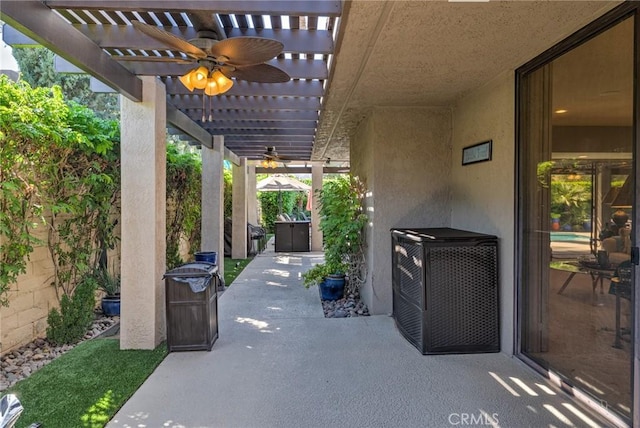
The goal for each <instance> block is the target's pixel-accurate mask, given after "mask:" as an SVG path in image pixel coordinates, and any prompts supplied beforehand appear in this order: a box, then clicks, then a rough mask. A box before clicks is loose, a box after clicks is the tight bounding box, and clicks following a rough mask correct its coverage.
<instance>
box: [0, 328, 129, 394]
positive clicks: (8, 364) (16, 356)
mask: <svg viewBox="0 0 640 428" xmlns="http://www.w3.org/2000/svg"><path fill="white" fill-rule="evenodd" d="M119 322H120V317H104V316H100V317H99V318H97V319H96V320H95V321H94V322H93V324H92V325H91V328H90V329H89V330H88V331H87V333H86V334H85V336H84V338H83V340H82V341H80V342H83V341H85V340H88V339H93V338H94V337H97V336H99V335H100V334H102V333H103V332H105V331H106V330H108V329H109V328H111V327H112V326H114V325H116V324H117V323H119ZM80 342H78V343H80ZM76 345H77V344H75V345H62V346H55V345H53V344H51V343H50V342H49V341H48V340H47V339H35V340H34V341H32V342H31V343H28V344H26V345H24V346H22V347H20V348H18V349H14V350H13V351H11V352H8V353H6V354H5V355H3V356H2V357H1V358H0V391H4V390H5V389H7V388H9V387H10V386H13V385H14V384H15V383H16V382H18V381H20V380H22V379H25V378H27V377H29V376H30V375H31V374H32V373H34V372H36V371H37V370H38V369H40V368H41V367H44V366H45V365H47V364H49V363H50V362H51V361H53V360H55V359H56V358H57V357H59V356H60V355H62V354H64V353H65V352H67V351H68V350H70V349H73V348H74V347H75V346H76Z"/></svg>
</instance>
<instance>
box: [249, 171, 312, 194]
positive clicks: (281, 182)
mask: <svg viewBox="0 0 640 428" xmlns="http://www.w3.org/2000/svg"><path fill="white" fill-rule="evenodd" d="M256 190H258V191H260V192H308V191H309V190H311V186H309V185H308V184H304V183H303V182H301V181H299V180H296V179H295V178H293V177H288V176H286V175H280V174H274V175H270V176H269V177H267V178H265V179H264V180H260V181H259V182H258V183H257V184H256Z"/></svg>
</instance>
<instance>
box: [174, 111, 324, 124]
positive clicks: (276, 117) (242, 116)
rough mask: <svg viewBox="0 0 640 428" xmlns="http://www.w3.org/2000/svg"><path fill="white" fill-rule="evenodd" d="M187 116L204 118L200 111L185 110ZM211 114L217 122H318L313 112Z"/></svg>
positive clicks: (316, 113)
mask: <svg viewBox="0 0 640 428" xmlns="http://www.w3.org/2000/svg"><path fill="white" fill-rule="evenodd" d="M184 112H185V114H187V115H188V116H189V117H190V118H192V119H194V120H199V119H200V118H201V117H202V108H200V109H199V110H191V109H185V111H184ZM211 114H212V115H213V117H214V118H215V119H217V120H232V121H233V120H263V121H275V122H283V121H286V122H293V121H298V120H318V112H317V111H313V110H300V111H289V110H212V111H211Z"/></svg>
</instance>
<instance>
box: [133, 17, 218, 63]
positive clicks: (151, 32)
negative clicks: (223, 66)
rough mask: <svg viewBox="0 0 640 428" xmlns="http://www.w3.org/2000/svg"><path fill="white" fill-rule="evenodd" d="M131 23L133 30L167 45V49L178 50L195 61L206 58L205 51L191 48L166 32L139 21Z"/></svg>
mask: <svg viewBox="0 0 640 428" xmlns="http://www.w3.org/2000/svg"><path fill="white" fill-rule="evenodd" d="M131 23H132V24H133V27H134V28H135V29H137V30H139V31H140V32H142V33H144V34H146V35H147V36H149V37H153V38H154V39H156V40H158V41H160V42H162V43H164V44H165V45H167V49H176V50H179V51H181V52H184V53H185V54H187V55H189V56H190V57H192V58H196V59H203V58H206V57H207V54H206V52H205V51H203V50H202V49H200V48H197V47H195V46H193V45H192V44H191V43H189V42H187V41H186V40H184V39H181V38H180V37H178V36H174V35H173V34H171V33H169V32H168V31H164V30H161V29H160V28H158V27H154V26H152V25H147V24H145V23H142V22H140V21H132V22H131Z"/></svg>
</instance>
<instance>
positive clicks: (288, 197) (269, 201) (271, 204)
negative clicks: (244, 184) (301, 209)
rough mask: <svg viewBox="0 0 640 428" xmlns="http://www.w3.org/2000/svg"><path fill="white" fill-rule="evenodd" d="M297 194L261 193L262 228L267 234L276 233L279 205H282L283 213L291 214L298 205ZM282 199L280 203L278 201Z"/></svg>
mask: <svg viewBox="0 0 640 428" xmlns="http://www.w3.org/2000/svg"><path fill="white" fill-rule="evenodd" d="M295 193H296V192H260V193H259V198H260V206H261V207H262V227H264V228H265V229H267V232H269V233H274V231H275V226H274V223H275V222H276V220H277V217H278V214H280V212H279V205H280V203H282V212H283V213H291V212H292V211H293V207H294V206H295V204H296V195H295ZM279 198H280V201H279V200H278V199H279Z"/></svg>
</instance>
